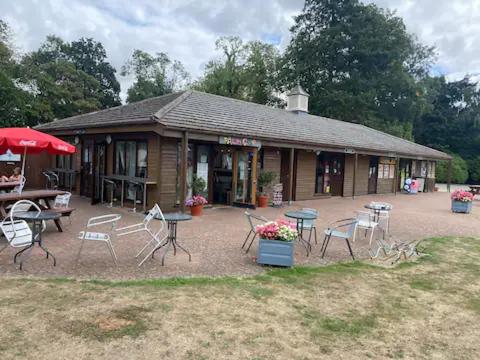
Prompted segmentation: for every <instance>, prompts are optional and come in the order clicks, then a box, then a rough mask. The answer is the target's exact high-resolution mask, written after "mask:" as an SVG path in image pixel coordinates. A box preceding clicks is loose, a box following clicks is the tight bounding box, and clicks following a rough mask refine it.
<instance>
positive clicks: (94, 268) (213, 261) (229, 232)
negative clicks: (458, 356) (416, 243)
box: [0, 193, 480, 279]
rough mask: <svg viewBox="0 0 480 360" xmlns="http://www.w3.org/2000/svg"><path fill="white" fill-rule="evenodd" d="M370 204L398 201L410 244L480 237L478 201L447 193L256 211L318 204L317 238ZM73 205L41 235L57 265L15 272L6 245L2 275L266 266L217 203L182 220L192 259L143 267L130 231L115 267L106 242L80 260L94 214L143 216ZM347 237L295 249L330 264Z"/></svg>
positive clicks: (237, 222)
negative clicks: (465, 202)
mask: <svg viewBox="0 0 480 360" xmlns="http://www.w3.org/2000/svg"><path fill="white" fill-rule="evenodd" d="M370 201H385V202H389V203H391V204H393V206H394V209H393V211H392V212H391V236H392V237H393V238H394V239H398V240H404V241H410V240H415V239H422V238H426V237H432V236H443V235H458V236H478V234H480V221H479V220H480V210H479V209H478V207H479V204H480V202H478V201H475V205H474V209H473V212H472V213H471V214H470V215H464V214H453V213H451V212H450V210H449V209H450V199H449V194H447V193H429V194H419V195H416V196H412V195H400V194H398V195H397V196H394V195H373V196H360V197H357V198H356V199H355V200H352V199H351V198H331V199H321V200H312V201H301V202H296V203H294V204H293V205H292V206H285V207H283V208H281V209H275V208H266V209H258V210H256V211H255V213H258V214H260V215H263V216H265V217H267V218H269V219H276V218H280V217H282V216H283V213H284V212H285V211H287V210H291V209H298V208H301V207H311V208H312V207H313V208H316V209H318V211H319V212H320V217H319V219H318V220H317V229H318V235H319V236H318V238H319V242H321V240H322V239H323V236H322V232H323V229H324V228H325V227H326V226H327V224H329V223H331V222H333V221H335V220H338V219H342V218H346V217H352V216H354V214H355V213H354V212H355V210H362V209H363V206H364V205H365V204H367V203H369V202H370ZM72 204H73V206H74V207H76V208H77V211H76V212H75V213H74V214H73V215H72V224H71V225H70V224H69V222H68V220H64V221H63V223H64V225H65V226H64V229H65V232H64V233H58V232H57V231H56V229H55V227H54V225H53V224H49V225H48V229H47V231H46V232H45V233H44V237H43V238H44V245H45V246H46V247H48V249H49V250H50V251H51V252H52V253H53V254H54V255H55V256H56V258H57V266H56V267H53V266H52V262H51V261H50V260H47V259H45V257H44V256H43V255H42V254H41V253H40V251H39V249H38V248H35V250H34V251H33V253H32V255H31V257H30V258H29V260H28V261H27V262H26V263H25V265H24V270H23V271H20V270H17V269H16V267H15V266H14V265H13V262H12V257H13V254H14V249H12V248H7V249H6V250H4V251H3V252H2V253H0V274H2V275H3V276H42V277H52V276H53V277H75V278H80V279H85V278H105V279H133V278H135V279H139V278H159V277H172V276H202V275H203V276H215V275H247V274H257V273H260V272H262V271H263V268H262V267H261V266H259V265H257V264H256V263H255V260H254V257H255V256H256V247H257V244H256V243H255V244H254V245H253V246H252V249H251V250H250V253H249V254H245V252H244V251H242V250H241V249H240V247H241V245H242V243H243V241H244V239H245V236H246V234H247V232H248V229H249V227H248V224H247V221H246V219H245V217H244V215H243V212H244V209H239V208H232V207H217V208H212V209H207V210H205V212H204V216H202V217H198V218H194V219H193V220H192V221H188V222H182V223H179V225H178V241H179V242H180V243H181V244H182V245H184V246H185V247H186V248H188V249H189V250H190V252H191V253H192V261H191V262H189V261H188V257H187V255H185V254H184V253H182V252H179V253H177V256H175V257H174V256H173V253H169V255H168V256H167V258H166V263H165V266H163V267H162V266H161V264H160V254H159V255H158V256H156V257H155V259H153V260H149V261H147V262H146V263H145V264H144V265H143V266H142V267H140V268H139V267H138V266H137V264H138V261H137V259H135V258H134V256H135V254H136V253H137V252H138V250H139V249H140V248H142V247H143V245H144V244H145V242H146V240H147V237H146V236H145V235H144V234H141V235H138V234H136V235H135V236H125V237H121V238H116V239H114V240H113V241H114V246H115V249H116V251H117V255H118V258H119V261H118V266H115V265H114V264H113V262H112V260H111V258H110V255H109V253H108V250H107V248H106V246H105V244H95V243H91V242H86V243H85V246H84V249H83V252H82V256H81V257H80V261H79V262H78V263H76V262H75V259H76V255H77V251H78V249H79V247H80V241H79V240H77V239H76V236H77V233H78V232H79V231H81V230H82V229H83V226H84V224H85V223H86V220H87V219H88V218H89V217H92V216H97V215H102V214H109V213H113V212H114V213H120V214H122V216H123V217H122V220H121V226H125V225H129V224H134V223H137V222H140V221H141V219H142V217H143V216H142V215H141V214H132V213H129V212H128V211H127V210H126V209H120V208H114V209H109V208H106V207H104V206H101V205H97V206H91V205H90V204H89V202H88V201H87V200H86V199H83V198H79V197H74V198H73V200H72ZM367 249H368V240H367V239H365V238H363V237H362V236H359V238H358V239H357V241H356V242H355V243H354V244H353V251H354V253H355V255H356V256H357V257H358V258H368V252H367ZM349 259H350V258H349V255H348V251H347V249H346V246H345V243H344V242H338V243H337V242H335V241H333V240H332V242H331V246H330V247H329V249H328V252H327V255H326V257H325V259H321V257H320V244H319V245H316V246H314V248H313V253H312V254H311V255H310V256H309V257H306V256H305V249H304V248H303V246H302V245H300V244H297V245H296V250H295V261H296V264H303V265H304V264H326V263H329V262H332V261H341V260H349Z"/></svg>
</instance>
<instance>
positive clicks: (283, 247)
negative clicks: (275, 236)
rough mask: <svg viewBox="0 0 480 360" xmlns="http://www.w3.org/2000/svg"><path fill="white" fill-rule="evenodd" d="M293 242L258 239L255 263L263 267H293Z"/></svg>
mask: <svg viewBox="0 0 480 360" xmlns="http://www.w3.org/2000/svg"><path fill="white" fill-rule="evenodd" d="M294 245H295V244H294V241H279V240H265V239H260V241H259V243H258V256H257V263H259V264H263V265H276V266H289V267H290V266H293V253H294V251H293V250H294Z"/></svg>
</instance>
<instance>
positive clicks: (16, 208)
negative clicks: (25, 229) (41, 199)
mask: <svg viewBox="0 0 480 360" xmlns="http://www.w3.org/2000/svg"><path fill="white" fill-rule="evenodd" d="M25 211H36V212H37V214H40V213H41V212H42V210H41V209H40V208H39V207H38V205H37V204H35V203H34V202H33V201H30V200H19V201H17V202H16V203H15V204H13V205H12V208H11V209H10V213H9V214H8V216H9V217H10V219H11V220H12V221H13V220H14V217H15V213H19V212H25Z"/></svg>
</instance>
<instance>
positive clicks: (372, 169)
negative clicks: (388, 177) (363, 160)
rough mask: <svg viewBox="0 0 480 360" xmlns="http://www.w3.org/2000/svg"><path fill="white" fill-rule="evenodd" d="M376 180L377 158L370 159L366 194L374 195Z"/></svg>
mask: <svg viewBox="0 0 480 360" xmlns="http://www.w3.org/2000/svg"><path fill="white" fill-rule="evenodd" d="M377 179H378V157H376V156H371V157H370V166H369V169H368V193H369V194H375V193H376V192H377Z"/></svg>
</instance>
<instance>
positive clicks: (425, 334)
mask: <svg viewBox="0 0 480 360" xmlns="http://www.w3.org/2000/svg"><path fill="white" fill-rule="evenodd" d="M420 248H421V249H422V251H423V252H425V253H426V254H427V255H426V256H424V257H423V258H422V259H420V260H419V261H417V262H415V263H403V264H401V265H400V266H397V267H396V268H390V269H385V268H380V267H375V266H371V265H367V264H365V263H361V262H354V263H345V264H337V265H331V266H327V267H318V268H307V267H301V268H295V269H292V270H273V271H270V272H268V273H266V274H265V275H261V276H257V277H253V278H228V277H222V278H216V279H207V278H192V279H171V280H145V281H128V282H103V281H84V282H82V281H71V280H65V279H53V280H40V279H30V278H29V279H15V278H10V279H7V278H3V279H0V318H1V322H0V359H13V358H22V357H25V358H33V359H36V360H40V359H99V358H100V359H102V358H103V359H120V358H122V359H143V358H151V359H192V360H193V359H250V360H254V359H255V360H260V359H319V358H332V359H339V358H343V359H351V358H393V359H403V358H405V359H407V358H410V359H411V358H415V359H422V358H425V359H430V358H437V359H445V358H447V359H448V358H450V359H473V358H478V354H479V353H480V341H479V339H480V280H479V279H480V261H479V257H480V240H479V239H471V238H436V239H429V240H426V241H424V242H422V244H421V245H420Z"/></svg>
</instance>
